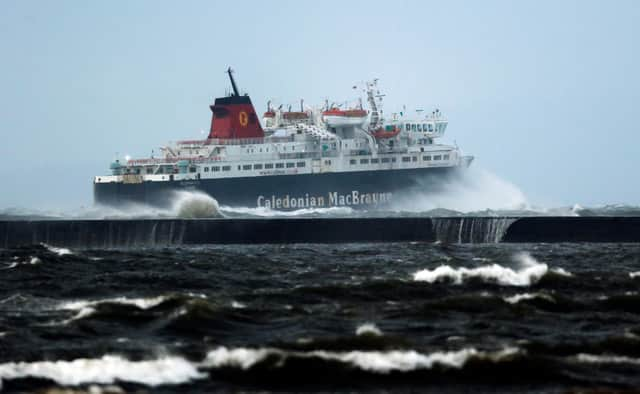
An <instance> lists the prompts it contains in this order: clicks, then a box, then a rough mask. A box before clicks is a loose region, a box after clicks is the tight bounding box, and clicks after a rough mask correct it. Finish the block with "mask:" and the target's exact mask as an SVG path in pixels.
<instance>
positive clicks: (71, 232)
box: [0, 217, 640, 248]
mask: <svg viewBox="0 0 640 394" xmlns="http://www.w3.org/2000/svg"><path fill="white" fill-rule="evenodd" d="M396 241H397V242H400V241H402V242H407V241H419V242H434V241H440V242H444V243H495V242H640V217H523V218H517V217H505V218H496V217H455V218H418V217H405V218H277V219H273V218H271V219H191V220H187V219H144V220H28V221H24V220H23V221H20V220H12V221H0V247H4V248H6V247H15V246H20V245H28V244H38V243H47V244H51V245H60V246H73V247H82V248H115V247H136V246H162V245H187V244H250V243H303V242H311V243H336V242H396Z"/></svg>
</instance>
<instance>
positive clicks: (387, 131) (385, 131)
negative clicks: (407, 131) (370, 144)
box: [371, 126, 400, 138]
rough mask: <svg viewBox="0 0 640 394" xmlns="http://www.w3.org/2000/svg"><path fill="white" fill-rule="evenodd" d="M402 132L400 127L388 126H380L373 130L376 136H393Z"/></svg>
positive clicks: (372, 133)
mask: <svg viewBox="0 0 640 394" xmlns="http://www.w3.org/2000/svg"><path fill="white" fill-rule="evenodd" d="M399 133H400V127H397V126H386V127H385V128H382V127H381V128H379V129H377V130H374V131H372V132H371V135H372V136H374V137H375V138H393V137H395V136H396V135H398V134H399Z"/></svg>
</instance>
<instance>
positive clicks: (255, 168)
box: [253, 164, 262, 170]
mask: <svg viewBox="0 0 640 394" xmlns="http://www.w3.org/2000/svg"><path fill="white" fill-rule="evenodd" d="M253 169H254V170H261V169H262V164H254V165H253Z"/></svg>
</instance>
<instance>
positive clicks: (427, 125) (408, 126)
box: [404, 123, 442, 133]
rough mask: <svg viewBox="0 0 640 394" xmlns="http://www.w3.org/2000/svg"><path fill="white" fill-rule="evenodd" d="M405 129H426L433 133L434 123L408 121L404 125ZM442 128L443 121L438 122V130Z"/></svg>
mask: <svg viewBox="0 0 640 394" xmlns="http://www.w3.org/2000/svg"><path fill="white" fill-rule="evenodd" d="M404 129H405V130H406V131H426V132H429V133H433V124H431V123H422V124H420V123H417V124H416V123H406V124H405V125H404ZM441 129H442V123H437V124H436V131H440V130H441Z"/></svg>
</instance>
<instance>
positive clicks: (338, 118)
mask: <svg viewBox="0 0 640 394" xmlns="http://www.w3.org/2000/svg"><path fill="white" fill-rule="evenodd" d="M322 119H323V120H324V122H325V123H326V124H327V125H329V127H344V126H357V125H361V124H363V123H364V122H365V121H366V120H367V111H365V110H363V109H346V110H342V109H339V108H331V109H329V110H326V111H323V112H322Z"/></svg>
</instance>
